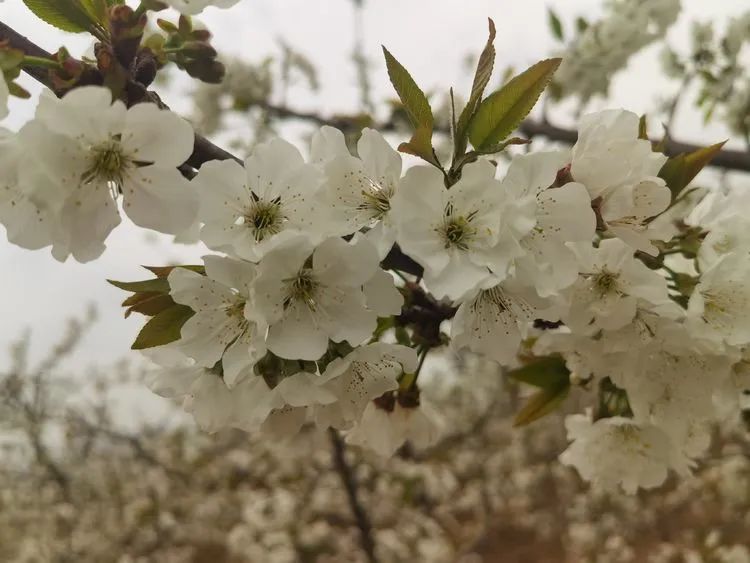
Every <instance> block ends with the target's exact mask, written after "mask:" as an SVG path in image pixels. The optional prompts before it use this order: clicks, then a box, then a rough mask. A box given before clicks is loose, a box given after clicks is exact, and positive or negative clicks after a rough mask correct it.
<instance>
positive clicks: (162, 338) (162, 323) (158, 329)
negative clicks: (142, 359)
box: [131, 305, 195, 350]
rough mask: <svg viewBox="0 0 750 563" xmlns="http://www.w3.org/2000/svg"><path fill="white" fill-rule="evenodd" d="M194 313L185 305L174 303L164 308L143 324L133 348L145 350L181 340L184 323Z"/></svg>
mask: <svg viewBox="0 0 750 563" xmlns="http://www.w3.org/2000/svg"><path fill="white" fill-rule="evenodd" d="M194 314H195V313H194V311H193V310H192V309H191V308H190V307H187V306H185V305H173V306H172V307H169V308H168V309H164V310H163V311H162V312H161V313H159V314H158V315H156V316H154V317H152V318H151V320H149V321H148V322H147V323H146V324H145V325H144V326H143V328H142V329H141V332H139V333H138V336H137V337H136V339H135V342H133V345H132V346H131V348H132V349H133V350H144V349H146V348H153V347H154V346H163V345H164V344H169V343H170V342H174V341H175V340H179V338H180V330H181V329H182V325H184V324H185V322H186V321H187V320H188V319H189V318H190V317H192V316H193V315H194Z"/></svg>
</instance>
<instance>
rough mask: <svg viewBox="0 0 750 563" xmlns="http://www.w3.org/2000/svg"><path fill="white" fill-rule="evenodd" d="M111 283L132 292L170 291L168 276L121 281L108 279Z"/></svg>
mask: <svg viewBox="0 0 750 563" xmlns="http://www.w3.org/2000/svg"><path fill="white" fill-rule="evenodd" d="M107 281H108V282H109V283H111V284H112V285H114V286H115V287H117V288H120V289H123V290H125V291H132V292H154V293H169V282H168V281H167V279H166V278H156V279H152V280H143V281H134V282H121V281H115V280H107Z"/></svg>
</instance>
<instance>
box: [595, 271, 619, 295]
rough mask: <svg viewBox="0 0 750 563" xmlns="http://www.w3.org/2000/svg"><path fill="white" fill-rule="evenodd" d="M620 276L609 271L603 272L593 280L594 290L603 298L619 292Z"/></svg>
mask: <svg viewBox="0 0 750 563" xmlns="http://www.w3.org/2000/svg"><path fill="white" fill-rule="evenodd" d="M618 277H619V274H614V273H612V272H609V271H607V270H602V271H601V272H599V273H598V274H596V275H595V276H594V278H593V282H594V289H596V291H597V293H599V295H601V296H605V295H609V294H610V293H614V292H616V291H617V278H618Z"/></svg>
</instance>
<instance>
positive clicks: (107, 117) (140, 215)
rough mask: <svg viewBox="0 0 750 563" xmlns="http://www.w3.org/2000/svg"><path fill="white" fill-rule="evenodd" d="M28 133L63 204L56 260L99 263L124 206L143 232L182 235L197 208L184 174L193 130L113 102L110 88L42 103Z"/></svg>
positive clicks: (146, 109)
mask: <svg viewBox="0 0 750 563" xmlns="http://www.w3.org/2000/svg"><path fill="white" fill-rule="evenodd" d="M35 121H36V122H38V123H39V124H41V125H43V126H44V128H35V129H34V130H33V131H30V132H29V139H28V141H27V142H28V143H29V145H31V146H33V147H34V149H33V150H34V152H35V154H36V155H37V157H38V164H39V165H40V166H42V167H43V168H44V169H45V170H46V172H47V176H48V177H49V178H54V185H53V186H50V187H49V189H48V190H47V191H52V190H56V191H58V192H59V193H60V197H62V198H63V199H64V201H63V202H62V206H61V208H60V210H59V217H58V220H59V222H58V225H57V227H58V228H57V233H56V239H55V241H54V243H55V244H54V247H53V255H54V256H55V257H56V258H57V259H59V260H64V259H65V258H66V257H67V256H68V255H69V254H72V255H73V256H74V258H76V259H77V260H79V261H81V262H85V261H88V260H92V259H94V258H96V257H98V256H99V255H100V254H101V253H102V251H103V250H104V239H106V237H107V235H108V234H109V232H110V231H111V230H112V229H113V228H114V227H115V226H116V225H117V224H118V223H119V221H120V218H119V212H118V209H117V200H118V199H119V197H120V193H121V194H122V200H123V210H124V211H125V213H126V214H127V215H128V217H130V219H132V220H133V222H134V223H135V224H136V225H139V226H141V227H146V228H149V229H154V230H157V231H161V232H164V233H172V234H174V233H179V232H181V231H182V230H184V229H186V228H188V227H189V226H190V224H191V223H192V222H193V220H194V218H195V214H196V209H197V201H196V198H195V196H194V193H193V191H192V189H191V186H190V184H189V182H187V181H186V180H185V179H184V178H183V177H182V175H181V174H180V172H179V171H178V170H177V166H179V165H180V164H182V163H183V162H184V161H185V160H187V158H188V157H189V156H190V153H191V152H192V148H193V130H192V128H191V127H190V125H189V124H188V123H187V122H186V121H184V120H183V119H181V118H180V117H178V116H177V115H176V114H174V113H172V112H170V111H166V110H160V109H159V108H158V107H157V106H156V105H154V104H147V103H142V104H138V105H135V106H133V107H131V108H129V109H128V108H126V107H125V105H124V104H123V103H122V102H120V101H119V100H117V101H115V102H114V103H113V102H112V94H111V93H110V91H109V90H108V89H107V88H102V87H98V86H84V87H81V88H76V89H74V90H71V91H70V92H69V93H68V94H66V96H65V97H64V98H62V99H60V100H59V99H57V98H55V97H54V96H52V95H51V94H45V95H42V97H41V98H40V101H39V106H38V108H37V112H36V119H35Z"/></svg>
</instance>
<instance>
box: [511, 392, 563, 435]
mask: <svg viewBox="0 0 750 563" xmlns="http://www.w3.org/2000/svg"><path fill="white" fill-rule="evenodd" d="M569 392H570V385H565V386H559V387H551V388H549V389H541V390H539V391H537V392H536V393H534V394H533V395H532V396H531V398H530V399H529V401H528V402H527V403H526V404H525V405H524V406H523V407H522V408H521V410H520V411H518V413H517V414H516V418H515V419H514V420H513V426H526V425H527V424H531V423H532V422H534V421H535V420H539V419H540V418H542V417H544V416H546V415H548V414H549V413H551V412H553V411H554V410H555V409H556V408H557V407H558V406H559V405H560V403H562V402H563V401H564V400H565V398H566V397H567V396H568V393H569Z"/></svg>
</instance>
